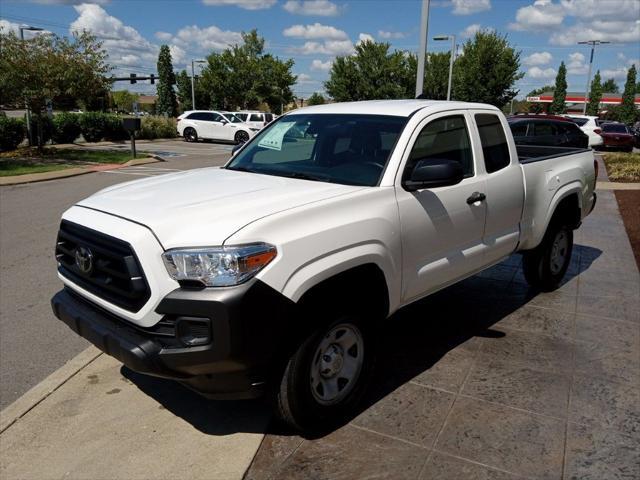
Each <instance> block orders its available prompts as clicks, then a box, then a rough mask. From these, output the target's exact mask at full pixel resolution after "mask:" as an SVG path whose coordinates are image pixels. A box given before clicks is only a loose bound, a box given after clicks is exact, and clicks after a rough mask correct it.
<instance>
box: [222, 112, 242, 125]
mask: <svg viewBox="0 0 640 480" xmlns="http://www.w3.org/2000/svg"><path fill="white" fill-rule="evenodd" d="M220 113H222V115H224V117H225V118H226V119H227V120H229V121H230V122H231V123H242V120H240V119H239V118H238V117H236V116H235V115H234V114H233V113H230V112H220Z"/></svg>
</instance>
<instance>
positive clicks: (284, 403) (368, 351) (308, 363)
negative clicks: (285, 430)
mask: <svg viewBox="0 0 640 480" xmlns="http://www.w3.org/2000/svg"><path fill="white" fill-rule="evenodd" d="M373 323H374V321H372V322H371V324H370V325H367V323H365V322H363V321H361V320H360V319H358V318H356V317H355V316H352V315H342V316H337V317H336V319H335V321H333V322H331V323H330V324H329V325H326V324H325V326H323V327H321V328H318V329H317V330H316V331H315V332H314V333H313V334H311V335H310V336H309V337H307V338H306V340H305V341H304V342H303V343H302V345H300V347H299V348H298V349H297V350H296V351H295V352H294V353H293V355H292V356H291V357H290V358H289V360H288V362H287V365H286V368H285V370H284V374H283V375H282V378H281V380H280V384H279V385H278V388H277V391H276V392H275V410H276V414H277V415H278V417H279V418H280V419H281V420H282V421H283V422H284V423H285V424H286V425H287V426H289V427H291V428H292V429H293V430H296V431H299V432H307V433H311V432H321V431H328V430H331V429H332V428H334V426H338V425H341V424H343V423H345V422H347V421H348V420H349V418H350V417H349V414H350V413H351V412H352V411H353V409H354V408H355V406H356V405H357V404H358V403H359V401H360V400H361V399H362V395H363V394H364V392H365V390H366V387H367V384H368V382H369V379H370V377H371V374H372V371H373V365H374V361H375V350H376V345H375V344H376V341H375V336H376V327H375V325H373ZM343 326H347V327H349V328H355V329H356V330H357V331H358V332H359V333H360V335H361V340H362V342H363V343H362V348H361V349H360V352H358V354H360V355H362V364H361V367H360V369H359V373H358V374H357V375H356V376H355V377H354V378H353V381H352V382H353V383H351V384H349V383H348V382H347V383H346V384H345V383H344V378H340V374H341V373H342V370H338V371H337V373H336V374H335V378H336V385H337V388H338V392H339V393H338V395H341V394H343V393H344V397H343V398H340V399H339V400H335V401H334V402H333V403H323V402H322V400H319V399H318V397H321V396H322V395H321V393H320V390H321V389H320V388H316V391H315V393H314V391H313V390H314V388H313V384H314V371H317V372H321V371H325V372H326V370H328V369H324V370H323V369H322V368H323V367H324V366H326V365H330V364H327V363H322V362H324V360H323V359H324V358H325V355H324V354H322V353H321V352H320V350H319V348H320V347H321V346H322V345H324V344H325V343H324V342H327V341H328V340H327V339H329V338H330V335H329V334H330V333H332V332H334V331H336V330H338V331H339V330H340V328H343ZM337 338H341V337H337ZM329 341H331V340H329ZM331 345H333V344H331ZM350 350H353V349H350ZM345 365H346V360H345V362H344V363H340V369H342V368H343V367H344V366H345ZM312 369H317V370H312ZM315 376H316V378H319V376H318V374H316V375H315ZM341 380H342V382H341ZM322 381H324V380H322ZM329 381H332V379H329ZM341 383H342V384H343V385H344V387H343V389H342V390H341V389H340V384H341ZM347 388H348V391H346V389H347ZM322 394H324V392H322ZM326 395H327V398H328V397H329V394H328V393H327V394H326Z"/></svg>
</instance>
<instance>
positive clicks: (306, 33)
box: [282, 22, 349, 40]
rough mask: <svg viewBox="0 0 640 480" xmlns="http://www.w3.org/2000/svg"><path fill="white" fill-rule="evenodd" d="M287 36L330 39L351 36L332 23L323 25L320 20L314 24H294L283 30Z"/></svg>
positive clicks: (343, 38)
mask: <svg viewBox="0 0 640 480" xmlns="http://www.w3.org/2000/svg"><path fill="white" fill-rule="evenodd" d="M282 34H283V35H284V36H285V37H294V38H305V39H308V40H314V39H330V40H346V39H348V38H349V36H348V35H347V34H346V32H344V31H343V30H338V29H337V28H336V27H332V26H330V25H322V24H320V23H318V22H316V23H314V24H313V25H293V26H291V27H289V28H286V29H284V30H283V32H282Z"/></svg>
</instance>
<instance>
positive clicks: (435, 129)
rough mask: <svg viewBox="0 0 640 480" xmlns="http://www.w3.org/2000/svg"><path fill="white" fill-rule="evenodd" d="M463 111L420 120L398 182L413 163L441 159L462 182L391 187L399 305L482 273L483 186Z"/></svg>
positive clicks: (484, 185) (468, 119) (404, 159)
mask: <svg viewBox="0 0 640 480" xmlns="http://www.w3.org/2000/svg"><path fill="white" fill-rule="evenodd" d="M469 122H470V117H469V115H468V114H467V113H466V112H464V111H451V112H446V113H441V114H437V115H432V116H429V117H427V118H425V119H424V120H423V121H422V122H421V123H420V124H419V125H418V127H417V128H416V129H415V131H414V132H413V133H412V136H411V139H410V140H409V143H408V146H409V148H408V149H407V151H405V153H404V158H403V164H402V165H403V167H402V171H401V172H400V175H399V177H402V176H404V175H406V172H409V171H410V170H411V169H412V167H413V165H414V164H415V163H416V162H417V161H418V160H427V161H428V160H429V159H434V160H436V159H447V160H455V161H458V162H460V163H461V164H462V167H463V171H464V174H465V178H464V179H463V180H462V182H460V183H458V184H457V185H451V186H446V187H438V188H428V189H423V190H418V191H415V192H409V191H407V190H405V189H404V188H403V187H402V182H401V178H398V179H397V181H396V199H397V201H398V209H399V215H400V222H401V228H402V235H401V239H402V252H403V285H402V297H403V302H404V303H408V302H410V301H412V300H414V299H416V298H418V297H421V296H424V295H426V294H428V293H430V292H432V291H434V290H437V289H438V288H441V287H443V286H446V285H447V284H450V283H452V282H454V281H455V280H457V279H459V278H460V277H462V276H465V275H466V274H467V273H468V272H470V271H474V270H476V269H479V268H481V267H482V265H483V263H484V258H483V251H482V250H483V246H482V236H483V231H484V222H485V215H486V204H485V203H484V202H483V201H477V202H473V201H471V200H472V199H473V198H475V197H473V195H474V194H482V193H484V192H485V187H486V184H485V180H484V178H483V176H482V175H479V172H478V171H477V168H476V165H477V163H476V161H475V155H474V148H473V143H472V141H471V134H470V130H471V129H470V128H469Z"/></svg>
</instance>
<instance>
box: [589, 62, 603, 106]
mask: <svg viewBox="0 0 640 480" xmlns="http://www.w3.org/2000/svg"><path fill="white" fill-rule="evenodd" d="M601 100H602V79H601V78H600V70H598V71H597V72H596V74H595V76H594V77H593V80H592V82H591V88H590V89H589V103H588V104H587V115H595V116H597V115H598V113H600V101H601Z"/></svg>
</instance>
